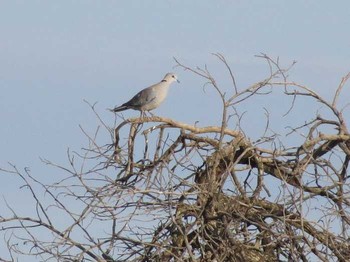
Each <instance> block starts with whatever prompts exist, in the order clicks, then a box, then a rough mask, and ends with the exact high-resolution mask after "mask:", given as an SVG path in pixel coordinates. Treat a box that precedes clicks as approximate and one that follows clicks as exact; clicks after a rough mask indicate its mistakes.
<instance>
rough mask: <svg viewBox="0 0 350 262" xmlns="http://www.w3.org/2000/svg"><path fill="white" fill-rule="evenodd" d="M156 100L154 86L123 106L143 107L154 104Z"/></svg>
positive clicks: (142, 91) (139, 93)
mask: <svg viewBox="0 0 350 262" xmlns="http://www.w3.org/2000/svg"><path fill="white" fill-rule="evenodd" d="M155 98H156V92H155V91H154V88H153V86H150V87H148V88H145V89H143V90H141V91H140V92H138V93H137V94H136V95H135V96H134V97H133V98H131V99H130V100H129V101H128V102H126V103H125V104H123V106H129V107H141V106H144V105H146V104H148V103H150V102H152V101H153V100H154V99H155Z"/></svg>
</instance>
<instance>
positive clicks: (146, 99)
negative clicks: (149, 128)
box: [110, 73, 180, 115]
mask: <svg viewBox="0 0 350 262" xmlns="http://www.w3.org/2000/svg"><path fill="white" fill-rule="evenodd" d="M175 81H176V82H178V83H180V81H179V80H178V79H177V75H176V74H174V73H167V74H166V75H165V76H164V78H163V80H162V81H160V82H159V83H157V84H154V85H151V86H150V87H147V88H145V89H143V90H141V91H140V92H138V93H137V94H136V95H135V96H134V97H133V98H131V99H130V100H129V101H128V102H126V103H124V104H122V105H121V106H116V107H115V108H113V109H110V110H111V111H112V112H115V113H116V112H120V111H124V110H127V109H133V110H138V111H141V115H144V113H145V111H148V112H149V111H151V110H153V109H156V108H157V107H159V106H160V104H161V103H162V102H163V101H164V100H165V98H166V96H167V94H168V89H169V86H170V85H171V84H172V83H173V82H175Z"/></svg>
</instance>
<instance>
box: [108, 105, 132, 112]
mask: <svg viewBox="0 0 350 262" xmlns="http://www.w3.org/2000/svg"><path fill="white" fill-rule="evenodd" d="M126 109H128V107H126V106H124V105H121V106H117V107H115V108H113V109H111V108H109V109H108V110H109V111H111V112H114V113H116V112H120V111H124V110H126Z"/></svg>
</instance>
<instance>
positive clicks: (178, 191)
mask: <svg viewBox="0 0 350 262" xmlns="http://www.w3.org/2000/svg"><path fill="white" fill-rule="evenodd" d="M215 56H216V57H217V58H218V59H219V61H220V62H221V63H223V65H224V66H225V67H226V70H227V74H228V75H229V77H230V79H231V85H232V89H231V90H232V92H231V93H227V92H226V93H225V92H223V91H222V90H223V89H222V88H221V86H219V84H218V83H217V81H216V79H215V77H213V76H212V75H211V73H210V72H209V70H208V69H207V68H204V69H201V68H191V67H187V66H185V65H183V64H181V63H180V62H179V61H176V62H177V65H178V67H179V68H182V69H184V70H185V71H186V72H189V73H193V74H194V75H197V76H200V77H201V79H203V82H204V83H205V84H206V86H210V87H211V88H214V90H215V91H216V92H217V94H218V97H219V98H220V99H221V104H222V114H221V115H220V116H219V117H220V118H221V125H220V126H206V127H203V126H199V125H197V124H196V125H192V124H186V123H181V122H178V121H176V120H173V119H169V118H164V117H158V116H153V115H152V116H146V117H140V118H129V119H123V118H121V119H122V120H120V118H119V116H118V117H117V125H116V127H115V128H110V127H109V125H108V124H106V123H105V122H104V121H103V120H102V118H101V116H100V115H99V114H97V113H96V111H95V107H94V106H92V109H93V110H94V112H95V113H96V115H97V117H98V119H99V120H100V121H101V125H100V126H99V127H98V129H97V131H96V133H95V134H94V135H89V134H88V133H87V132H85V131H84V130H83V132H84V134H85V135H86V137H87V138H88V139H89V147H88V148H85V149H84V150H83V153H79V154H78V153H75V154H71V153H69V154H68V157H69V163H70V166H69V167H62V166H59V165H56V164H54V163H52V162H49V161H47V160H46V163H48V164H50V165H54V166H56V167H58V168H59V169H61V170H62V173H63V174H62V180H59V181H56V182H55V183H51V184H49V185H45V184H43V183H41V182H40V181H38V180H37V179H36V178H35V177H34V176H32V175H31V174H30V173H28V172H27V173H26V172H24V173H22V172H20V171H19V170H17V169H11V170H6V171H7V172H13V173H15V174H17V175H19V176H20V177H21V178H22V179H23V181H24V183H25V185H26V188H27V189H29V192H30V194H31V196H32V197H33V200H34V204H33V208H35V209H36V216H32V217H27V216H21V215H19V214H18V211H16V210H15V208H13V207H9V209H10V210H11V212H12V216H9V217H2V221H1V223H2V231H3V232H6V233H7V234H6V235H5V240H6V241H7V246H8V250H9V254H10V255H11V256H12V257H16V255H17V254H19V253H24V254H31V255H34V256H36V258H37V259H39V260H40V259H43V260H44V259H45V260H46V261H108V262H111V261H349V260H350V251H349V250H350V242H349V240H348V239H349V223H350V216H349V210H350V209H349V205H350V192H349V189H350V188H349V185H350V184H349V181H348V180H349V179H348V178H349V173H348V164H349V160H350V134H349V132H348V129H347V126H346V122H345V119H344V116H343V110H344V109H345V107H343V108H339V105H338V99H339V97H340V96H341V94H342V91H343V87H344V85H345V83H346V81H347V80H348V78H349V77H350V74H349V75H347V76H345V77H344V78H343V79H342V80H341V82H340V84H339V86H338V87H337V88H335V89H334V96H333V97H331V98H323V97H321V96H320V95H319V94H317V93H316V92H314V91H313V90H311V89H310V88H309V87H307V86H304V85H301V84H298V83H295V82H292V81H289V80H288V75H287V74H288V70H289V69H290V68H289V67H288V68H286V69H283V68H281V66H280V64H279V61H278V60H277V61H275V60H272V59H271V58H269V57H268V56H266V55H263V56H261V57H262V58H263V59H265V61H266V62H267V63H268V66H269V69H270V74H269V75H268V77H267V78H266V79H263V80H262V81H260V82H257V83H254V84H253V85H251V86H249V87H247V88H245V89H240V88H238V87H237V85H236V81H235V77H234V74H233V71H232V70H231V68H230V66H229V65H228V63H227V61H226V60H225V58H224V57H223V56H221V55H220V54H216V55H215ZM274 89H280V90H282V93H281V97H280V99H285V101H286V103H287V102H288V103H290V105H291V106H290V110H293V109H294V108H295V107H297V106H298V105H297V101H298V99H300V98H303V99H305V98H307V99H308V103H315V104H320V105H322V107H323V108H325V109H326V111H327V114H324V115H322V114H317V113H316V112H315V114H314V117H313V118H312V119H305V121H304V123H303V124H302V125H300V126H292V127H290V130H291V131H290V133H289V134H288V135H290V134H294V135H297V136H298V139H295V141H292V143H291V145H287V144H283V142H282V141H283V140H282V139H281V138H280V137H279V136H278V135H271V136H267V135H266V136H261V137H260V138H259V139H258V140H257V141H252V140H251V139H250V138H249V137H248V136H247V135H246V130H244V129H243V128H242V127H241V126H240V125H239V119H240V115H239V114H238V113H237V110H236V107H238V106H239V105H240V104H241V103H246V104H247V103H249V102H250V101H251V99H252V98H254V97H256V96H261V95H264V96H269V95H270V93H271V92H272V91H273V90H274ZM288 113H289V111H288V112H287V114H288ZM233 118H235V119H236V122H238V128H234V129H233V128H232V124H231V122H232V121H233V120H232V119H233ZM268 125H269V123H268V121H267V124H266V128H267V129H268ZM101 130H105V131H107V132H108V133H109V134H110V137H111V141H110V142H109V143H105V144H104V145H101V144H100V143H99V142H98V141H99V139H98V137H99V136H100V133H101ZM38 185H40V186H41V188H42V189H43V190H44V193H45V199H43V196H42V194H41V191H40V190H39V189H38V188H37V186H38ZM8 232H11V233H8ZM45 232H46V233H45ZM43 234H44V235H43ZM3 259H4V260H5V258H3ZM9 260H10V259H9Z"/></svg>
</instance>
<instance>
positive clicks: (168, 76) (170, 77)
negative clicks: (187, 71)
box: [163, 73, 180, 83]
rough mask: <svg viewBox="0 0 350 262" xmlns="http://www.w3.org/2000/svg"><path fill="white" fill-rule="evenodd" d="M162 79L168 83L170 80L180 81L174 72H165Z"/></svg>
mask: <svg viewBox="0 0 350 262" xmlns="http://www.w3.org/2000/svg"><path fill="white" fill-rule="evenodd" d="M163 81H165V82H168V83H172V82H175V81H176V82H178V83H180V81H179V80H178V79H177V75H176V74H174V73H167V74H166V75H165V76H164V78H163Z"/></svg>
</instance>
